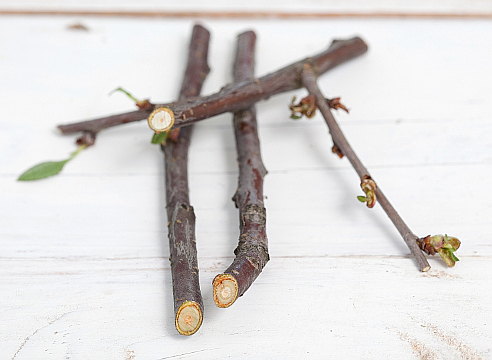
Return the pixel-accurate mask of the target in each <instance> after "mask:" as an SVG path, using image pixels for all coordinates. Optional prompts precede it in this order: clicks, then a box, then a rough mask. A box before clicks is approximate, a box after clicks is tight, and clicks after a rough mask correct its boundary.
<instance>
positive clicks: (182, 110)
mask: <svg viewBox="0 0 492 360" xmlns="http://www.w3.org/2000/svg"><path fill="white" fill-rule="evenodd" d="M366 51H367V45H366V44H365V43H364V41H363V40H362V39H360V38H358V37H355V38H353V39H349V40H335V41H333V43H332V44H331V46H330V47H329V48H328V49H327V50H326V51H324V52H322V53H320V54H317V55H315V56H313V57H309V58H306V59H304V60H301V61H298V62H296V63H294V64H292V65H290V66H287V67H284V68H282V69H280V70H278V71H276V72H274V73H271V74H268V75H265V76H263V77H261V78H259V79H254V80H251V79H250V80H246V81H242V82H239V83H234V84H231V85H227V86H225V87H224V88H222V89H221V90H220V91H219V92H218V93H216V94H213V95H209V96H205V97H200V98H194V99H189V100H188V101H187V102H186V103H180V102H175V103H168V104H159V105H154V107H153V108H151V109H149V110H148V111H144V110H137V111H133V112H129V113H124V114H119V115H112V116H109V117H104V118H100V119H95V120H88V121H83V122H78V123H73V124H67V125H59V126H58V129H59V130H60V131H61V133H62V134H71V133H74V132H79V131H92V132H94V133H97V132H99V131H100V130H102V129H106V128H108V127H111V126H116V125H120V124H125V123H128V122H132V121H139V120H144V119H146V118H147V117H148V116H149V114H150V112H151V110H153V109H154V108H155V107H162V106H166V107H169V108H170V109H171V110H172V111H173V112H174V116H175V121H176V122H175V124H174V127H181V126H186V125H190V124H192V123H194V122H196V121H199V120H203V119H207V118H209V117H212V116H215V115H219V114H222V113H225V112H232V111H238V110H241V109H244V108H247V107H250V106H252V105H254V104H255V103H256V102H258V101H260V100H265V99H268V98H269V97H270V96H273V95H276V94H279V93H282V92H286V91H290V90H295V89H298V88H300V87H302V79H301V76H302V70H303V69H304V65H305V64H309V65H311V66H312V68H313V69H314V71H315V72H316V74H317V75H321V74H323V73H325V72H327V71H328V70H330V69H332V68H334V67H335V66H337V65H340V64H342V63H344V62H346V61H348V60H351V59H353V58H355V57H358V56H360V55H362V54H364V53H365V52H366Z"/></svg>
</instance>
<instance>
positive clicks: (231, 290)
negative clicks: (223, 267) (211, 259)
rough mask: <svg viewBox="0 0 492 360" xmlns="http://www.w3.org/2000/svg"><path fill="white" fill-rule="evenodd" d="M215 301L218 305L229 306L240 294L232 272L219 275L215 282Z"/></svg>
mask: <svg viewBox="0 0 492 360" xmlns="http://www.w3.org/2000/svg"><path fill="white" fill-rule="evenodd" d="M213 288H214V289H213V292H214V302H215V305H217V306H218V307H222V308H225V307H229V306H231V305H232V304H234V301H236V299H237V296H238V290H239V289H238V284H237V280H236V279H235V278H234V276H232V275H230V274H220V275H217V276H216V277H215V279H214V282H213Z"/></svg>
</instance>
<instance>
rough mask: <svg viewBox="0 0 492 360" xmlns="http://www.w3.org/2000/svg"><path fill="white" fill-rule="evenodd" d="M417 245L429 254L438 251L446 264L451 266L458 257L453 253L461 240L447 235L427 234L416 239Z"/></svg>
mask: <svg viewBox="0 0 492 360" xmlns="http://www.w3.org/2000/svg"><path fill="white" fill-rule="evenodd" d="M417 244H418V245H419V247H420V248H421V249H422V250H423V251H424V252H425V253H426V254H429V255H435V254H436V253H439V255H440V256H441V258H442V259H443V260H444V262H445V263H446V265H448V266H449V267H453V266H454V264H455V263H456V261H459V259H458V258H457V257H456V255H454V252H455V251H456V250H458V249H459V247H460V245H461V241H460V240H459V239H458V238H455V237H452V236H448V235H434V236H430V235H427V236H426V237H423V238H420V239H417Z"/></svg>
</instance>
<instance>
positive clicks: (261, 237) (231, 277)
mask: <svg viewBox="0 0 492 360" xmlns="http://www.w3.org/2000/svg"><path fill="white" fill-rule="evenodd" d="M255 40H256V35H255V33H254V32H252V31H248V32H245V33H242V34H240V35H239V36H238V39H237V53H236V62H235V64H234V81H237V82H240V81H247V80H252V79H253V78H254V49H255ZM234 134H235V136H236V149H237V154H238V159H237V160H238V163H239V180H238V189H237V191H236V194H235V195H234V197H233V201H234V202H235V203H236V207H237V208H239V221H240V232H241V233H240V236H239V244H238V246H237V248H236V250H235V251H234V253H235V255H236V258H235V259H234V261H233V262H232V264H231V265H230V266H229V268H227V270H226V271H225V272H224V273H223V274H219V275H217V276H216V277H215V279H214V282H213V287H214V290H213V293H214V301H215V304H216V305H217V306H219V307H228V306H231V305H232V304H233V303H234V301H236V299H237V298H238V297H239V296H242V295H243V294H244V293H245V292H246V290H247V289H248V288H249V287H250V286H251V284H252V283H253V282H254V281H255V279H256V278H257V277H258V275H260V273H261V271H262V270H263V267H264V266H265V265H266V263H267V262H268V260H269V256H268V240H267V236H266V229H265V225H266V211H265V208H264V207H263V177H264V176H265V175H266V173H267V171H266V169H265V166H264V165H263V162H262V160H261V155H260V141H259V139H258V132H257V123H256V109H255V108H254V107H253V106H252V107H250V108H247V109H244V110H240V111H237V112H235V113H234Z"/></svg>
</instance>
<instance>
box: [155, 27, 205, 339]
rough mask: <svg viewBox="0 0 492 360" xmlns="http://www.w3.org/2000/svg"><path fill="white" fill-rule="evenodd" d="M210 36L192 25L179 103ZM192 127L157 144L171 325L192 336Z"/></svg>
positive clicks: (197, 297)
mask: <svg viewBox="0 0 492 360" xmlns="http://www.w3.org/2000/svg"><path fill="white" fill-rule="evenodd" d="M209 39H210V33H209V32H208V31H207V30H206V29H205V28H204V27H202V26H200V25H195V27H194V28H193V34H192V37H191V43H190V50H189V57H188V65H187V68H186V73H185V76H184V79H183V84H182V87H181V92H180V96H179V101H186V98H187V97H189V96H197V95H199V94H200V90H201V87H202V84H203V80H204V79H205V77H206V76H207V74H208V72H209V70H210V69H209V67H208V65H207V55H208V43H209ZM191 131H192V126H188V127H186V128H184V129H182V130H181V131H180V133H179V136H178V138H177V141H176V142H174V141H172V140H170V141H169V140H168V141H167V143H165V144H162V145H161V149H162V151H163V152H164V158H165V176H166V208H167V218H168V221H169V249H170V254H171V256H170V258H169V259H170V260H171V272H172V278H173V296H174V312H175V325H176V329H177V330H178V332H179V333H180V334H182V335H192V334H194V333H195V332H196V331H197V330H198V329H199V328H200V325H201V323H202V319H203V300H202V294H201V292H200V283H199V278H198V259H197V251H196V240H195V214H194V212H193V207H192V206H190V199H189V195H188V172H187V166H188V147H189V144H190V137H191Z"/></svg>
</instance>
